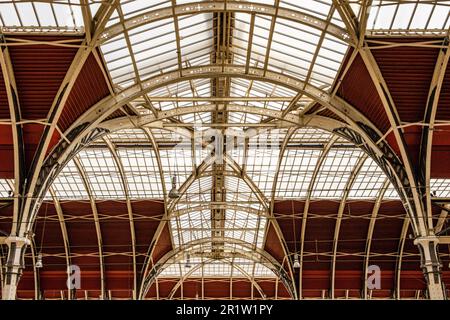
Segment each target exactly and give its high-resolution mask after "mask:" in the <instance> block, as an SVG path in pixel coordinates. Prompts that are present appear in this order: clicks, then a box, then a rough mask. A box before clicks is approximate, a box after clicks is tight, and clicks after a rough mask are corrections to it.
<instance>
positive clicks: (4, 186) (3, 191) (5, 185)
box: [0, 179, 12, 198]
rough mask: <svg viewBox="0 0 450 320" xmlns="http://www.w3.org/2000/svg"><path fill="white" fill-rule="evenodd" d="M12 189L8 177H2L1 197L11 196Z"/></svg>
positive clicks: (0, 182) (0, 184)
mask: <svg viewBox="0 0 450 320" xmlns="http://www.w3.org/2000/svg"><path fill="white" fill-rule="evenodd" d="M11 191H12V189H11V188H10V186H9V184H8V180H7V179H0V198H7V197H10V194H9V193H10V192H11Z"/></svg>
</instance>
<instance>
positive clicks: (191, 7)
mask: <svg viewBox="0 0 450 320" xmlns="http://www.w3.org/2000/svg"><path fill="white" fill-rule="evenodd" d="M208 12H232V13H238V12H240V13H248V14H258V15H268V16H273V17H278V18H282V19H287V20H290V21H292V22H298V23H301V24H304V25H307V26H309V27H312V28H315V29H319V30H325V31H326V32H327V33H329V34H330V35H333V36H334V37H336V38H338V39H340V40H342V41H344V42H347V43H348V42H349V40H350V37H349V34H348V32H347V31H346V30H345V29H344V28H341V27H339V26H337V25H335V24H328V25H327V22H326V21H325V20H322V19H320V18H317V17H316V16H312V15H310V14H308V13H306V12H300V11H295V10H291V9H288V8H276V7H275V6H271V5H265V4H261V3H256V2H241V1H225V2H217V1H205V2H193V3H186V4H179V5H174V6H173V8H172V7H167V8H162V9H157V10H151V11H147V12H144V13H141V14H139V15H137V16H132V17H130V18H128V19H126V20H125V21H123V23H117V24H115V25H112V26H110V27H108V28H106V29H105V30H104V32H103V33H102V34H101V35H100V43H104V42H106V41H108V40H113V38H114V37H116V36H118V35H120V34H122V33H123V32H124V31H125V30H128V31H129V30H132V29H134V28H137V27H141V26H144V25H146V24H149V23H152V22H155V21H159V20H163V19H169V18H173V17H179V16H183V15H192V14H200V13H208Z"/></svg>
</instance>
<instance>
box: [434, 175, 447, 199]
mask: <svg viewBox="0 0 450 320" xmlns="http://www.w3.org/2000/svg"><path fill="white" fill-rule="evenodd" d="M430 191H431V196H432V197H438V198H449V197H450V179H431V181H430Z"/></svg>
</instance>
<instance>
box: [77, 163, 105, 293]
mask: <svg viewBox="0 0 450 320" xmlns="http://www.w3.org/2000/svg"><path fill="white" fill-rule="evenodd" d="M73 162H74V164H75V166H76V167H77V170H78V173H79V174H80V177H81V179H82V181H83V185H84V188H85V189H86V192H87V194H88V197H89V202H90V204H91V210H92V215H93V217H94V225H95V233H96V235H97V246H98V255H99V260H100V261H99V262H100V292H101V294H100V298H101V299H104V298H105V295H106V277H105V259H104V255H103V238H102V230H101V227H100V220H99V216H98V211H97V204H96V203H95V197H94V195H93V193H92V189H91V186H90V184H89V180H88V178H87V176H86V173H85V171H84V168H83V165H82V163H81V161H80V160H79V159H78V157H75V158H73Z"/></svg>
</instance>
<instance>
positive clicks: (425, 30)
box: [367, 0, 450, 34]
mask: <svg viewBox="0 0 450 320" xmlns="http://www.w3.org/2000/svg"><path fill="white" fill-rule="evenodd" d="M449 13H450V1H445V0H444V1H424V0H422V1H392V0H375V1H373V2H372V8H371V9H370V14H369V19H368V22H367V29H368V30H369V32H372V33H375V34H376V33H383V32H386V31H391V32H392V33H393V34H395V33H397V34H401V33H402V32H405V31H410V32H411V33H416V34H432V33H437V34H443V32H442V31H445V30H447V29H448V28H449V27H450V19H449Z"/></svg>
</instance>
